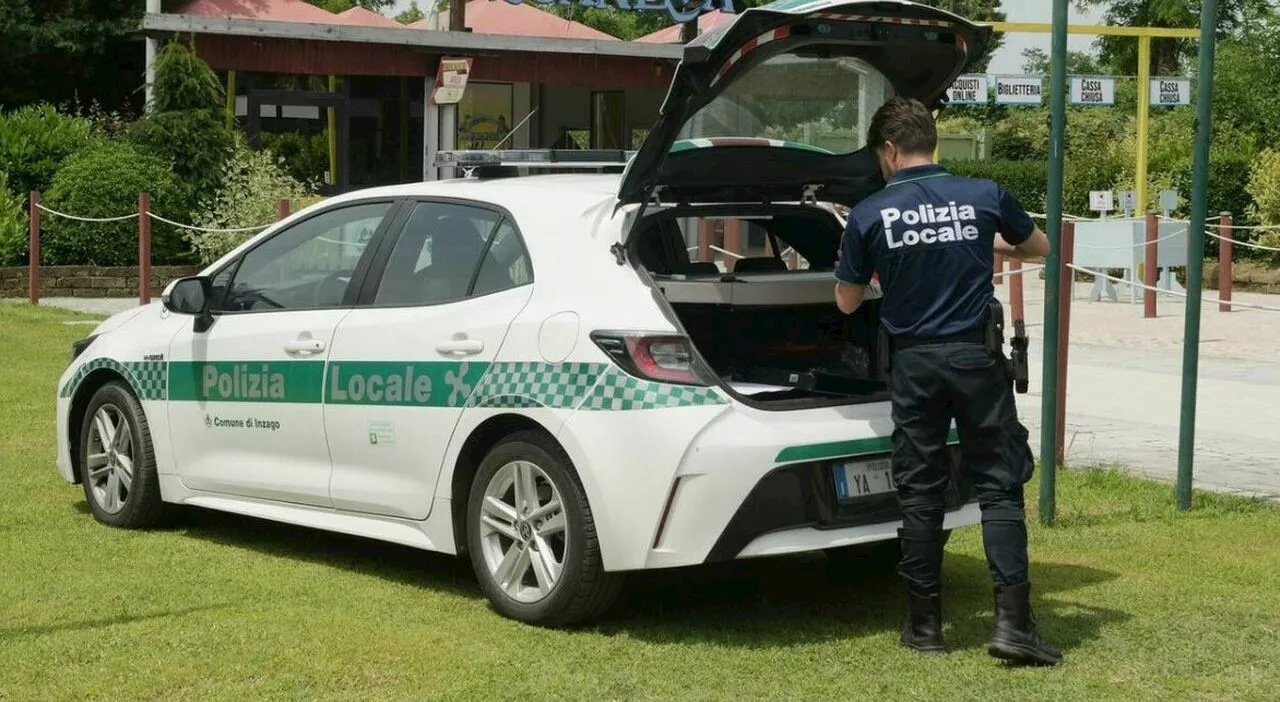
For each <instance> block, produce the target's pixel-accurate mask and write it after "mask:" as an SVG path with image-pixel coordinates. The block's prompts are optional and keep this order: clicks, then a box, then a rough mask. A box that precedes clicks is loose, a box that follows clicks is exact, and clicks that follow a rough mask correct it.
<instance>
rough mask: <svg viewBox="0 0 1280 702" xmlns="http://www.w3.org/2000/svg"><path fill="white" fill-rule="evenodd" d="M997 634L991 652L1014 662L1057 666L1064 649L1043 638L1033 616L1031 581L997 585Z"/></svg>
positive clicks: (991, 644)
mask: <svg viewBox="0 0 1280 702" xmlns="http://www.w3.org/2000/svg"><path fill="white" fill-rule="evenodd" d="M995 602H996V633H995V636H993V637H992V638H991V643H989V644H987V653H990V654H991V655H993V656H995V657H996V658H999V659H1001V660H1005V661H1010V662H1013V663H1030V664H1037V665H1057V664H1058V663H1060V662H1061V661H1062V652H1061V651H1059V650H1058V649H1056V648H1054V647H1053V646H1052V645H1050V644H1049V643H1048V642H1046V641H1044V640H1042V639H1041V638H1040V634H1039V632H1037V631H1036V622H1035V618H1034V617H1033V616H1032V615H1031V583H1029V582H1028V583H1022V584H1021V585H1013V586H1009V587H1003V588H1002V587H998V586H997V587H996V593H995Z"/></svg>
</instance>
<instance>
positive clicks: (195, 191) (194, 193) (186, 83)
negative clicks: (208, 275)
mask: <svg viewBox="0 0 1280 702" xmlns="http://www.w3.org/2000/svg"><path fill="white" fill-rule="evenodd" d="M155 72H156V79H155V88H156V102H155V111H154V112H153V113H152V114H150V115H148V116H147V117H145V118H144V119H141V120H139V121H138V122H136V123H135V124H134V125H133V127H132V128H131V129H130V130H129V138H130V139H131V140H132V141H133V142H134V143H135V144H136V145H137V146H138V147H139V148H140V150H142V151H145V152H147V153H151V154H154V155H156V156H159V157H160V158H163V159H165V160H166V161H169V162H170V163H171V164H172V165H173V173H174V175H175V176H177V184H178V186H179V189H180V191H181V192H180V193H179V194H178V195H177V197H178V198H179V199H178V200H176V201H174V202H171V203H169V207H168V212H169V215H168V216H169V217H173V218H177V219H180V220H183V221H189V220H190V219H191V216H192V215H193V214H194V213H195V212H196V209H197V207H198V205H199V201H200V200H201V199H202V198H205V197H208V194H209V193H212V192H216V191H217V190H218V187H219V186H220V185H221V178H222V170H223V166H224V165H225V164H226V162H227V159H228V158H230V157H231V153H232V150H233V149H234V148H235V134H234V132H232V131H231V129H230V128H229V127H227V125H226V122H225V121H224V118H223V115H222V112H221V110H222V98H223V91H222V85H221V84H220V83H219V82H218V77H217V75H216V74H215V73H214V72H213V69H211V68H210V67H209V65H208V64H207V63H205V62H204V61H203V60H202V59H200V58H199V57H198V56H196V55H195V54H194V53H193V52H192V51H191V50H190V49H188V48H187V47H186V46H185V45H183V44H181V43H179V42H178V41H176V40H175V41H171V42H169V43H168V44H166V45H165V47H164V48H163V49H162V50H161V51H160V52H159V54H157V56H156V61H155Z"/></svg>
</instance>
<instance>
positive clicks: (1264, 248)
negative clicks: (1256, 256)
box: [1205, 231, 1280, 251]
mask: <svg viewBox="0 0 1280 702" xmlns="http://www.w3.org/2000/svg"><path fill="white" fill-rule="evenodd" d="M1205 234H1208V235H1209V236H1211V237H1213V238H1215V239H1225V238H1226V237H1224V236H1222V235H1220V234H1214V233H1213V232H1210V231H1206V232H1205ZM1227 240H1228V241H1230V242H1231V245H1232V246H1243V247H1245V248H1246V249H1259V250H1262V251H1280V247H1275V246H1263V245H1262V244H1250V243H1249V242H1247V241H1240V240H1239V239H1235V238H1232V239H1227Z"/></svg>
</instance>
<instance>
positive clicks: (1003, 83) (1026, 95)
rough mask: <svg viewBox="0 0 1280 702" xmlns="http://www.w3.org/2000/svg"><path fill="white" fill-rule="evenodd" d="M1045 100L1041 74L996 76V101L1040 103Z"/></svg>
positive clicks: (1013, 103) (1005, 102) (1010, 103)
mask: <svg viewBox="0 0 1280 702" xmlns="http://www.w3.org/2000/svg"><path fill="white" fill-rule="evenodd" d="M1043 101H1044V80H1043V79H1042V77H1041V76H996V103H997V104H1002V105H1039V104H1041V103H1042V102H1043Z"/></svg>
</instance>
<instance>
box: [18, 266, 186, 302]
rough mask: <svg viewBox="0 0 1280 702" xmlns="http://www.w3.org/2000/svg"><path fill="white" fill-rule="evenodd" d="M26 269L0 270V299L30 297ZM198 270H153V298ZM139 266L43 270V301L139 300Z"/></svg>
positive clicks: (41, 295)
mask: <svg viewBox="0 0 1280 702" xmlns="http://www.w3.org/2000/svg"><path fill="white" fill-rule="evenodd" d="M27 271H28V269H27V267H26V266H10V267H0V297H26V296H27ZM199 272H200V267H199V266H152V268H151V294H152V296H156V295H159V294H160V293H161V291H163V290H164V288H165V286H166V285H168V284H169V281H171V280H173V279H174V278H181V277H183V276H188V275H195V274H196V273H199ZM137 296H138V267H137V266H41V267H40V297H137Z"/></svg>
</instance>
